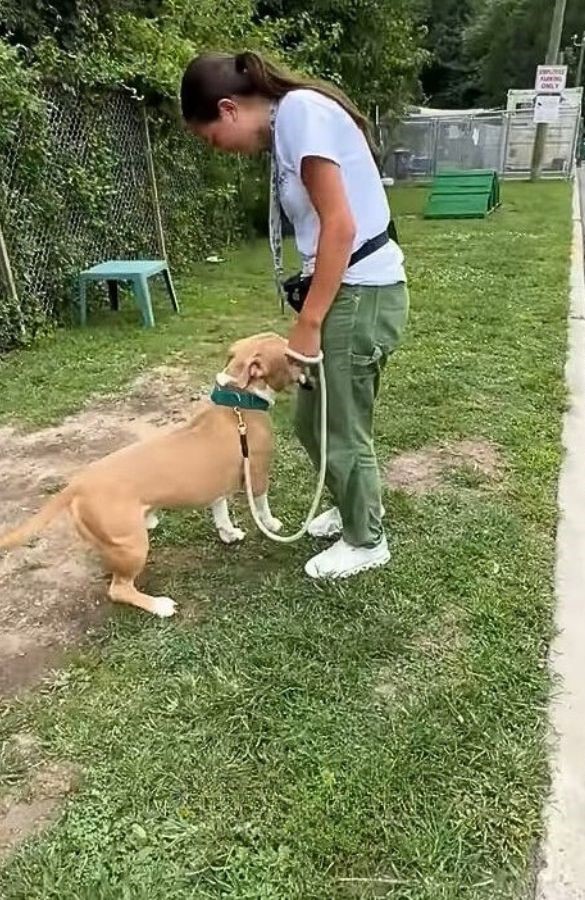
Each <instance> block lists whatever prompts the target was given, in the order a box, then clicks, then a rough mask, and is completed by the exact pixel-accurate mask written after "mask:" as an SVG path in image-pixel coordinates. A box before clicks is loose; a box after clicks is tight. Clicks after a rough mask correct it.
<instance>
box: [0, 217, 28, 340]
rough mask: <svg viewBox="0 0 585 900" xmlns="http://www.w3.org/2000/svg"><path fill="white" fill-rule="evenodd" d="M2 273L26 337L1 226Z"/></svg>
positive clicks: (0, 264)
mask: <svg viewBox="0 0 585 900" xmlns="http://www.w3.org/2000/svg"><path fill="white" fill-rule="evenodd" d="M0 273H1V274H2V277H3V280H4V282H5V284H6V285H7V287H8V290H9V292H10V297H11V299H12V302H13V304H14V308H15V309H16V312H17V313H18V324H19V327H20V334H21V336H22V337H25V336H26V328H25V325H24V317H23V315H22V308H21V306H20V300H19V297H18V291H17V290H16V281H15V280H14V274H13V272H12V266H11V265H10V257H9V256H8V248H7V246H6V241H5V240H4V233H3V231H2V227H1V226H0Z"/></svg>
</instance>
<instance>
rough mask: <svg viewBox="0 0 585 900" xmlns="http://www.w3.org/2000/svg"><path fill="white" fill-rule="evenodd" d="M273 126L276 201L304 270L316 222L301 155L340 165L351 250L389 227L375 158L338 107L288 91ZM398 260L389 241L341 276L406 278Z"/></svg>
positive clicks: (374, 281)
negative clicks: (351, 230) (351, 223)
mask: <svg viewBox="0 0 585 900" xmlns="http://www.w3.org/2000/svg"><path fill="white" fill-rule="evenodd" d="M274 131H275V138H274V140H275V149H276V161H277V168H278V186H279V187H278V189H279V196H280V202H281V204H282V208H283V209H284V211H285V213H286V215H287V217H288V219H289V220H290V222H291V224H292V226H293V229H294V232H295V240H296V245H297V248H298V250H299V253H300V254H301V256H302V257H303V262H304V271H309V272H310V271H312V267H313V265H314V259H315V253H316V251H317V243H318V240H319V227H320V224H319V217H318V216H317V213H316V211H315V208H314V206H313V204H312V203H311V200H310V198H309V194H308V193H307V189H306V188H305V186H304V184H303V182H302V180H301V164H302V161H303V159H304V158H305V157H307V156H317V157H320V158H322V159H328V160H331V161H332V162H334V163H335V164H336V165H338V166H339V168H340V170H341V176H342V178H343V183H344V186H345V191H346V194H347V199H348V202H349V207H350V209H351V212H352V215H353V219H354V222H355V227H356V236H355V240H354V244H353V250H354V251H355V250H357V248H358V247H360V246H361V245H362V244H363V243H364V241H367V240H368V239H369V238H373V237H375V236H376V235H378V234H380V232H382V231H384V230H385V229H386V228H387V227H388V223H389V221H390V209H389V207H388V200H387V197H386V192H385V190H384V187H383V185H382V181H381V179H380V174H379V172H378V169H377V167H376V163H375V162H374V158H373V157H372V154H371V152H370V148H369V147H368V144H367V141H366V139H365V137H364V135H363V132H362V131H361V130H360V128H358V126H357V125H356V124H355V122H354V121H353V119H352V118H351V116H350V115H349V114H348V113H346V111H345V110H344V109H343V107H341V106H340V105H339V104H338V103H336V102H335V101H334V100H330V99H329V98H328V97H325V96H323V94H320V93H318V92H317V91H312V90H305V89H304V88H303V89H298V90H294V91H290V92H289V93H288V94H286V95H285V96H284V97H283V98H282V100H281V101H280V103H279V104H278V110H277V113H276V122H275V128H274ZM403 262H404V257H403V254H402V251H401V249H400V247H399V246H398V245H397V244H395V243H394V241H389V243H387V244H386V245H385V246H384V247H382V248H381V249H380V250H377V251H376V252H375V253H373V254H372V255H371V256H368V257H367V258H366V259H364V260H362V261H361V262H360V263H358V264H357V265H355V266H352V268H351V269H348V271H347V273H346V274H345V276H344V278H343V281H344V283H345V284H361V285H373V286H376V285H385V284H396V283H397V282H399V281H406V277H405V274H404V266H403Z"/></svg>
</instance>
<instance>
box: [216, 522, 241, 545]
mask: <svg viewBox="0 0 585 900" xmlns="http://www.w3.org/2000/svg"><path fill="white" fill-rule="evenodd" d="M218 533H219V536H220V538H221V540H222V541H223V542H224V544H237V543H238V542H239V541H243V540H244V538H245V537H246V532H245V531H242V529H241V528H236V527H235V526H233V527H232V528H219V529H218Z"/></svg>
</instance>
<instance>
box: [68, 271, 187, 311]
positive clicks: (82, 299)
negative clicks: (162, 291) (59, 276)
mask: <svg viewBox="0 0 585 900" xmlns="http://www.w3.org/2000/svg"><path fill="white" fill-rule="evenodd" d="M153 275H162V276H163V278H164V280H165V285H166V288H167V291H168V293H169V297H170V298H171V303H172V305H173V309H174V310H175V312H176V313H178V312H179V301H178V300H177V295H176V293H175V288H174V286H173V282H172V280H171V273H170V272H169V267H168V265H167V262H166V260H164V259H110V260H108V262H103V263H99V265H97V266H92V267H91V269H86V270H85V271H84V272H81V274H80V275H79V281H78V288H79V321H80V323H81V324H82V325H85V324H87V298H86V294H87V285H88V283H89V282H92V281H105V282H106V283H107V285H108V293H109V296H110V306H111V308H112V309H113V310H117V309H119V297H118V284H119V282H121V281H127V282H129V283H130V285H131V286H132V290H133V292H134V296H135V298H136V302H137V303H138V306H139V309H140V312H141V313H142V320H143V322H144V325H145V326H146V328H153V327H154V315H153V312H152V302H151V299H150V290H149V287H148V279H149V278H152V276H153Z"/></svg>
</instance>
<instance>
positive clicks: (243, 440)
mask: <svg viewBox="0 0 585 900" xmlns="http://www.w3.org/2000/svg"><path fill="white" fill-rule="evenodd" d="M287 356H290V357H291V358H292V359H294V360H295V361H296V362H300V363H302V365H304V366H317V369H318V373H319V383H320V385H321V431H320V452H321V464H320V466H319V476H318V479H317V489H316V491H315V496H314V498H313V502H312V504H311V508H310V509H309V512H308V514H307V517H306V519H305V521H304V522H303V524H302V525H301V527H300V528H299V530H298V531H297V532H295V534H290V535H284V534H275V533H274V532H273V531H270V530H269V529H268V528H267V527H266V525H264V523H263V522H262V521H261V519H260V516H259V514H258V510H257V509H256V504H255V502H254V493H253V491H252V475H251V472H250V451H249V447H248V426H247V425H246V422H245V421H244V417H243V415H242V412H241V410H240V409H239V408H237V407H236V409H235V410H234V412H235V414H236V416H237V419H238V432H239V434H240V445H241V448H242V456H243V459H244V482H245V485H246V496H247V498H248V506H249V507H250V512H251V514H252V518H253V519H254V522H255V524H256V527H257V528H258V529H259V531H261V532H262V534H264V535H265V536H266V537H267V538H270V540H271V541H276V543H278V544H294V543H295V542H296V541H299V540H300V539H301V538H302V537H303V536H304V535H305V534H306V533H307V529H308V528H309V525H310V524H311V522H312V521H313V519H314V518H315V513H316V512H317V509H318V508H319V503H320V502H321V496H322V494H323V488H324V487H325V472H326V469H327V385H326V382H325V367H324V365H323V353H322V352H320V353H319V355H318V356H303V355H302V354H301V353H296V352H295V351H294V350H287Z"/></svg>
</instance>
